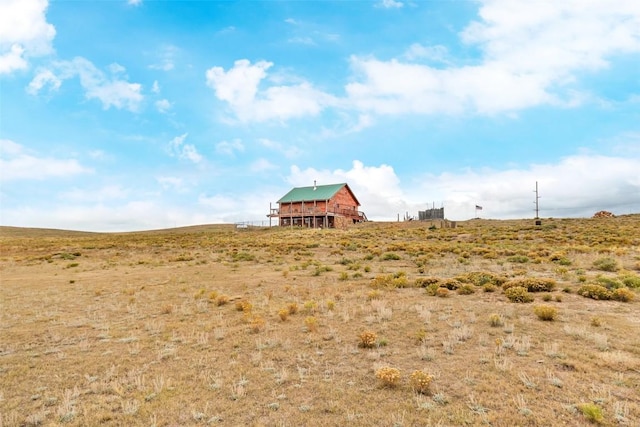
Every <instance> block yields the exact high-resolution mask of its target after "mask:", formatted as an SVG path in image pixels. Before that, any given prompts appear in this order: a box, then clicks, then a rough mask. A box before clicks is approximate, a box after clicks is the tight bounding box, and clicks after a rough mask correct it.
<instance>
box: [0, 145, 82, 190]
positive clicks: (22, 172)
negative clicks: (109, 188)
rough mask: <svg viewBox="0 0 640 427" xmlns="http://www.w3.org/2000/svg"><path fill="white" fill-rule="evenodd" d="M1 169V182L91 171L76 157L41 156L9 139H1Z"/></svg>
mask: <svg viewBox="0 0 640 427" xmlns="http://www.w3.org/2000/svg"><path fill="white" fill-rule="evenodd" d="M0 170H1V171H2V172H0V182H9V181H18V180H41V179H47V178H56V177H60V178H62V177H68V176H73V175H78V174H83V173H89V172H91V169H89V168H86V167H84V166H82V165H81V164H80V163H79V162H78V161H77V160H76V159H56V158H50V157H39V156H37V153H33V152H31V151H30V150H28V149H26V148H25V147H23V146H22V145H20V144H17V143H16V142H14V141H11V140H8V139H0Z"/></svg>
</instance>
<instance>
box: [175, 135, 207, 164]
mask: <svg viewBox="0 0 640 427" xmlns="http://www.w3.org/2000/svg"><path fill="white" fill-rule="evenodd" d="M188 135H189V134H188V133H184V134H182V135H180V136H176V137H175V138H173V139H172V140H171V141H170V142H169V148H170V151H171V154H172V155H173V156H176V157H178V158H179V159H183V160H189V161H190V162H193V163H200V162H201V161H202V156H201V155H200V154H199V153H198V150H197V149H196V147H195V146H194V145H193V144H185V143H184V141H185V140H186V139H187V136H188Z"/></svg>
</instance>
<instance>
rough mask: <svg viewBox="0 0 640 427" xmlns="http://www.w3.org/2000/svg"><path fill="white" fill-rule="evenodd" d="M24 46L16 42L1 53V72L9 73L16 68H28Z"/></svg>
mask: <svg viewBox="0 0 640 427" xmlns="http://www.w3.org/2000/svg"><path fill="white" fill-rule="evenodd" d="M23 53H24V48H23V47H21V46H20V45H17V44H14V45H12V46H11V47H10V48H9V49H8V50H4V49H3V52H2V54H0V74H9V73H11V72H12V71H14V70H23V69H25V68H27V61H26V59H24V58H23V57H22V55H23Z"/></svg>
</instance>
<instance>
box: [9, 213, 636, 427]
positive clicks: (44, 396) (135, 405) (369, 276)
mask: <svg viewBox="0 0 640 427" xmlns="http://www.w3.org/2000/svg"><path fill="white" fill-rule="evenodd" d="M543 223H544V226H542V227H536V226H535V225H534V224H533V223H532V221H529V220H522V221H519V220H509V221H488V220H473V221H467V222H460V223H458V227H457V228H454V229H445V228H442V229H440V228H434V229H429V225H430V224H423V223H420V222H407V223H366V224H362V225H358V226H355V227H352V228H349V229H345V230H305V229H288V228H273V229H249V230H242V231H239V230H235V229H234V228H233V227H226V226H200V227H189V228H185V229H175V230H159V231H154V232H140V233H122V234H117V233H114V234H100V233H72V232H63V231H47V230H26V229H14V228H1V229H0V275H1V277H2V285H1V286H0V337H2V339H1V340H0V424H1V425H2V426H3V427H5V426H35V425H43V426H44V425H70V426H81V425H127V426H148V425H157V426H161V425H217V424H220V425H222V424H224V425H307V426H311V425H344V424H348V425H363V426H364V425H406V426H409V425H588V424H589V423H599V424H602V425H629V426H631V425H640V401H638V399H637V396H638V395H639V394H640V388H638V387H639V386H638V384H640V363H639V362H638V360H640V351H639V350H638V348H640V341H639V338H638V334H637V333H635V332H636V331H637V330H638V325H640V314H639V313H640V301H639V300H638V298H637V296H638V292H640V279H638V271H637V267H636V266H637V265H640V264H638V263H639V260H640V249H638V248H640V233H639V232H638V230H640V215H631V216H619V217H616V218H609V219H606V220H604V219H603V220H580V219H545V220H544V221H543ZM76 254H78V255H76ZM387 254H392V255H387ZM509 258H511V260H509ZM525 258H526V262H525ZM601 259H608V260H613V261H614V262H613V263H612V262H610V261H607V262H608V264H607V263H603V262H602V261H599V260H601ZM596 261H599V262H596ZM69 263H78V264H79V265H78V266H76V267H73V268H69V267H68V265H69ZM611 264H613V265H614V266H615V268H614V269H613V271H609V270H607V269H608V268H609V267H607V265H611ZM603 266H604V269H603V268H602V267H603ZM285 271H286V274H283V273H284V272H285ZM345 272H348V274H346V275H345V274H342V273H345ZM355 273H358V275H356V274H355ZM508 283H509V284H508ZM505 284H508V285H507V286H506V288H507V289H506V290H505V289H504V285H505ZM583 286H590V288H584V289H582V287H583ZM591 286H599V288H591ZM514 288H520V289H522V290H523V291H524V292H526V294H525V293H521V294H520V295H521V296H525V297H526V299H533V300H534V301H535V302H534V304H518V303H512V302H511V301H510V300H509V298H508V295H507V294H506V292H507V291H508V290H509V289H514ZM461 289H462V290H461ZM581 289H582V291H581ZM471 290H473V291H474V292H471ZM559 290H562V292H560V291H559ZM598 292H600V294H598ZM614 292H618V294H619V295H617V296H615V297H614ZM583 294H584V295H583ZM438 295H440V296H441V297H440V298H439V297H438ZM559 295H561V296H562V297H561V298H560V300H559V299H558V298H557V296H559ZM591 295H594V296H597V299H596V298H593V297H592V296H591ZM549 296H552V298H549ZM585 296H588V297H585ZM600 296H607V298H600ZM541 304H542V305H543V306H546V307H550V308H551V309H555V310H557V313H560V315H559V316H557V317H555V321H538V318H539V317H538V313H536V311H535V310H536V308H537V307H540V305H541ZM552 311H553V310H552ZM365 332H368V333H370V334H372V335H366V336H365ZM363 337H364V341H366V342H367V343H369V344H367V345H366V346H365V345H363V344H361V343H362V342H363ZM385 367H386V368H388V369H387V370H386V371H381V370H382V369H383V368H385ZM377 372H386V374H385V375H382V373H380V374H379V375H377V374H376V373H377ZM354 402H357V404H354ZM539 402H544V405H542V404H539ZM585 404H588V405H593V406H585Z"/></svg>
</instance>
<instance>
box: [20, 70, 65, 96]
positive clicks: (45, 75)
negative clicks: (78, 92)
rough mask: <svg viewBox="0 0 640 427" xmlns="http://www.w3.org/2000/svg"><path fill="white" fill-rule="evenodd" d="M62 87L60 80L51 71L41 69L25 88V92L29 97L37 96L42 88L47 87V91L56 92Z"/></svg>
mask: <svg viewBox="0 0 640 427" xmlns="http://www.w3.org/2000/svg"><path fill="white" fill-rule="evenodd" d="M61 85H62V80H60V79H59V78H58V77H57V76H56V75H55V74H53V72H52V71H51V70H47V69H41V70H39V71H38V73H37V74H36V76H35V77H34V78H33V80H31V82H30V83H29V86H27V92H28V93H30V94H31V95H37V94H38V93H39V92H40V91H41V90H42V88H43V87H45V86H49V90H51V91H57V90H58V89H60V86H61Z"/></svg>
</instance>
